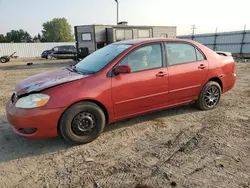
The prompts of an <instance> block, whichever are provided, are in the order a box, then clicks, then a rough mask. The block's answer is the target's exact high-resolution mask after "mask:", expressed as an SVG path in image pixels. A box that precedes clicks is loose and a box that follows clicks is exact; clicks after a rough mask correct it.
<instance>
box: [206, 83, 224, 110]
mask: <svg viewBox="0 0 250 188" xmlns="http://www.w3.org/2000/svg"><path fill="white" fill-rule="evenodd" d="M219 99H220V90H219V88H218V87H216V86H210V87H208V88H207V90H206V92H205V104H206V105H207V107H208V108H213V107H214V106H216V105H217V104H218V102H219Z"/></svg>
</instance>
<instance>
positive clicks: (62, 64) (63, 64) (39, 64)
mask: <svg viewBox="0 0 250 188" xmlns="http://www.w3.org/2000/svg"><path fill="white" fill-rule="evenodd" d="M27 63H33V65H29V66H28V65H27ZM27 63H25V64H24V63H22V64H20V65H18V64H12V65H11V64H10V65H5V66H1V67H0V70H24V69H39V68H42V69H44V68H52V67H67V66H69V65H73V64H75V62H74V61H58V62H51V63H50V62H32V61H31V62H27Z"/></svg>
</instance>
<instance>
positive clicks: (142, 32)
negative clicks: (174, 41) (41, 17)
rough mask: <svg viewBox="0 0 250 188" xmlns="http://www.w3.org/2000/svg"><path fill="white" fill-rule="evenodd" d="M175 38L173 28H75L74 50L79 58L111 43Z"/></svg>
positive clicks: (115, 26)
mask: <svg viewBox="0 0 250 188" xmlns="http://www.w3.org/2000/svg"><path fill="white" fill-rule="evenodd" d="M161 37H163V38H175V37H176V27H175V26H130V25H127V24H126V22H125V23H124V22H122V23H120V24H118V25H81V26H75V38H76V48H77V54H78V57H79V58H84V57H86V56H87V55H88V54H90V53H92V52H94V51H96V50H98V49H100V48H102V47H104V46H106V45H108V44H111V43H113V42H118V41H121V40H130V39H140V38H161Z"/></svg>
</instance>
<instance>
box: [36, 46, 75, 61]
mask: <svg viewBox="0 0 250 188" xmlns="http://www.w3.org/2000/svg"><path fill="white" fill-rule="evenodd" d="M75 56H76V47H75V46H74V45H64V46H56V47H54V48H52V49H51V50H45V51H43V53H42V54H41V57H42V58H46V59H48V58H49V57H53V58H56V59H74V58H75Z"/></svg>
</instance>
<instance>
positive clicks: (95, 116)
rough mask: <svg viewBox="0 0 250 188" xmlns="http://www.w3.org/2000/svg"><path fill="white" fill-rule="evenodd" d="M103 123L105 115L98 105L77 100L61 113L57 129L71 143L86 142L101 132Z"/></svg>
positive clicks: (104, 122)
mask: <svg viewBox="0 0 250 188" xmlns="http://www.w3.org/2000/svg"><path fill="white" fill-rule="evenodd" d="M105 124H106V119H105V115H104V112H103V111H102V109H101V108H100V107H99V106H97V105H96V104H94V103H91V102H79V103H77V104H74V105H73V106H71V107H70V108H69V109H67V110H66V111H65V113H64V114H63V115H62V117H61V120H60V123H59V131H60V133H61V135H62V137H63V138H64V139H65V140H66V141H67V142H69V143H71V144H86V143H89V142H92V141H93V140H95V139H96V138H97V137H98V136H99V135H100V134H101V133H102V131H103V129H104V127H105Z"/></svg>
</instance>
